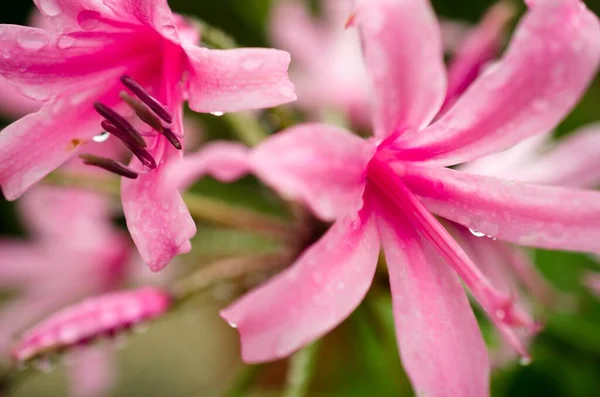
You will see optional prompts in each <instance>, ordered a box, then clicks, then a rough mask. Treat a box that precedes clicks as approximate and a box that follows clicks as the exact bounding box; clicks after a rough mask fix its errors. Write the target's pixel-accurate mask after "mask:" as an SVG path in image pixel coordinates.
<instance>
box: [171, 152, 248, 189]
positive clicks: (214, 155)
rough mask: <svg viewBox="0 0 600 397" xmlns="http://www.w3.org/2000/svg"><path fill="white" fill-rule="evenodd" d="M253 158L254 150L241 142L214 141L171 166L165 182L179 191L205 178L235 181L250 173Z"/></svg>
mask: <svg viewBox="0 0 600 397" xmlns="http://www.w3.org/2000/svg"><path fill="white" fill-rule="evenodd" d="M249 156H250V149H249V148H248V147H247V146H244V145H243V144H241V143H233V142H225V141H223V142H211V143H208V144H206V145H204V146H202V148H201V149H200V150H198V151H197V152H196V153H192V154H186V155H185V156H184V157H183V158H182V159H181V160H180V161H175V162H173V164H170V165H169V167H168V169H167V170H166V172H167V175H166V177H165V178H164V179H165V182H166V183H169V184H171V185H172V186H175V187H177V188H179V189H187V188H188V187H189V186H190V185H191V184H193V183H194V182H195V181H197V180H199V179H200V178H202V177H203V176H205V175H210V176H213V177H215V178H216V179H218V180H220V181H223V182H232V181H234V180H236V179H239V178H241V177H242V176H244V175H245V174H247V173H248V172H249V171H250V165H249Z"/></svg>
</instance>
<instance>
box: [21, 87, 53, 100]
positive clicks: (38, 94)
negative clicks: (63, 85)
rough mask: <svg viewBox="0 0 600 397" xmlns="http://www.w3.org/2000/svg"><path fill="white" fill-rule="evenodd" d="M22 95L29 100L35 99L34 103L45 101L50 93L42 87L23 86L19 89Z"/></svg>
mask: <svg viewBox="0 0 600 397" xmlns="http://www.w3.org/2000/svg"><path fill="white" fill-rule="evenodd" d="M21 91H22V92H23V94H24V95H25V96H27V97H29V98H31V99H35V100H36V101H45V100H47V99H48V98H50V93H49V92H48V91H46V89H45V88H44V87H37V86H32V85H28V86H23V87H22V88H21Z"/></svg>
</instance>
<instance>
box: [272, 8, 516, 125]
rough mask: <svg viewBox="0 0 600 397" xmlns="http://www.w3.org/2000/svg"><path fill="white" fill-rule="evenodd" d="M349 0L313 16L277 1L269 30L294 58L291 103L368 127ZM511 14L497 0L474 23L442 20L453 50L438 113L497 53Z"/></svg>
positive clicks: (447, 44) (446, 42)
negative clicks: (294, 95)
mask: <svg viewBox="0 0 600 397" xmlns="http://www.w3.org/2000/svg"><path fill="white" fill-rule="evenodd" d="M353 4H354V2H353V1H350V0H324V1H323V8H324V15H323V17H322V18H321V19H320V20H315V18H314V17H313V16H311V15H310V10H308V8H307V7H306V5H305V4H304V3H303V2H300V1H284V2H279V3H278V4H277V5H276V6H275V9H274V11H273V15H272V18H271V29H270V33H271V37H272V41H273V43H274V44H275V45H276V46H278V47H280V48H283V49H285V50H287V51H289V52H290V53H291V54H292V57H293V59H294V62H292V69H291V78H292V81H294V82H295V83H296V86H297V92H298V101H297V102H295V105H297V106H299V107H301V108H303V109H306V110H308V111H309V112H311V113H312V115H313V116H314V118H315V119H319V116H322V112H323V111H327V110H337V111H343V112H344V114H345V115H347V116H348V117H349V119H350V120H351V121H352V122H354V123H355V124H357V125H360V126H369V125H370V122H371V119H370V118H371V112H370V104H369V100H368V98H369V94H368V84H367V81H366V79H365V77H366V76H367V72H366V70H365V66H364V61H363V59H362V56H361V53H360V46H359V37H358V34H357V32H356V31H355V30H351V29H347V27H348V24H351V23H352V17H351V15H352V14H351V12H352V9H353ZM514 14H515V10H514V7H513V6H511V5H510V4H509V3H507V2H505V1H501V2H499V3H497V4H496V5H494V6H493V7H491V8H490V10H489V11H488V12H487V13H486V14H485V15H484V17H483V19H482V21H481V23H480V24H479V25H478V26H476V27H473V28H469V27H468V26H465V25H464V24H459V23H457V22H451V21H442V22H441V24H440V27H441V30H442V39H443V42H442V45H443V47H444V49H445V50H446V52H449V53H451V54H452V55H453V59H452V62H451V64H450V67H449V71H448V92H447V94H446V102H445V104H444V106H443V107H442V110H441V112H444V111H445V110H446V109H448V108H449V107H450V105H451V104H452V103H453V102H454V101H455V100H456V98H457V97H458V96H460V94H462V92H463V91H464V90H465V89H466V88H467V87H468V85H469V84H471V83H472V82H473V80H474V79H475V78H476V77H477V75H478V74H479V73H480V72H481V70H482V69H483V67H484V66H486V65H487V64H488V63H489V62H490V61H491V60H492V59H494V58H495V57H496V56H497V55H498V53H499V51H500V50H501V48H502V45H503V44H504V39H505V34H504V33H505V30H506V27H507V24H508V22H509V21H510V19H511V18H512V17H513V16H514ZM323 87H328V88H327V89H326V90H324V89H323Z"/></svg>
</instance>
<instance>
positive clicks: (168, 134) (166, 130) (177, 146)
mask: <svg viewBox="0 0 600 397" xmlns="http://www.w3.org/2000/svg"><path fill="white" fill-rule="evenodd" d="M162 134H163V135H164V136H165V138H167V140H168V141H169V142H170V143H171V145H173V146H174V147H175V149H177V150H181V149H183V145H181V141H180V140H179V138H177V137H176V136H175V134H174V133H173V131H171V129H170V128H163V130H162Z"/></svg>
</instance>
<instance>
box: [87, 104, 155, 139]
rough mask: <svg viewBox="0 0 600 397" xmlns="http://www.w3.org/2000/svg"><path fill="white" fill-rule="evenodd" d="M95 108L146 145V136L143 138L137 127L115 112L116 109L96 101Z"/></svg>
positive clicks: (120, 128)
mask: <svg viewBox="0 0 600 397" xmlns="http://www.w3.org/2000/svg"><path fill="white" fill-rule="evenodd" d="M94 109H96V111H97V112H98V113H99V114H100V116H102V117H104V118H105V119H107V120H108V121H110V123H111V124H112V125H114V126H115V127H117V128H118V129H119V130H121V131H123V132H125V133H127V135H129V136H130V137H131V138H133V139H134V140H135V141H136V143H137V144H138V145H139V146H141V147H146V141H145V140H144V138H142V136H141V135H140V133H139V132H137V130H136V129H135V128H133V126H132V125H131V124H130V123H129V121H127V120H125V118H124V117H123V116H121V115H120V114H119V113H117V112H115V111H114V110H112V109H111V108H109V107H108V106H106V105H104V104H103V103H100V102H96V103H94Z"/></svg>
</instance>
